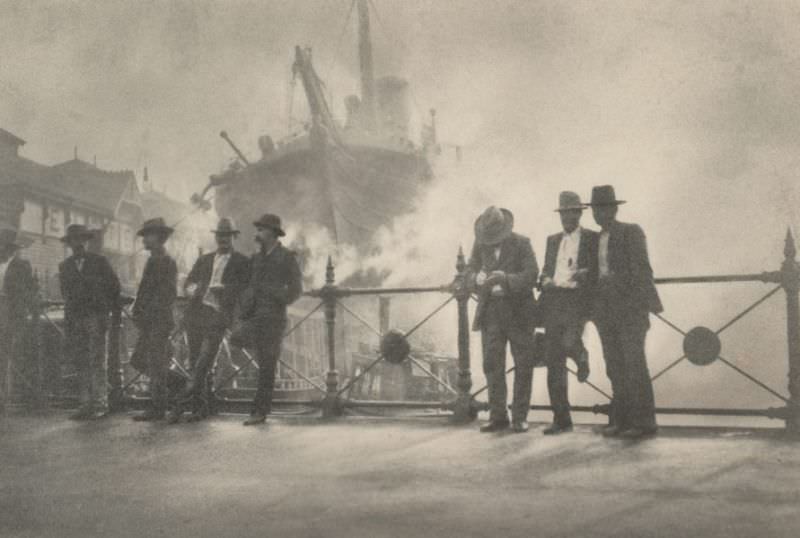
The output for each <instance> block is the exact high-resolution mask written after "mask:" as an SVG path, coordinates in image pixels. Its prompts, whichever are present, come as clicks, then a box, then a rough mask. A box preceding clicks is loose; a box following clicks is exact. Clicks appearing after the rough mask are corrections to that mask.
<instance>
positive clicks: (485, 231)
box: [475, 206, 514, 245]
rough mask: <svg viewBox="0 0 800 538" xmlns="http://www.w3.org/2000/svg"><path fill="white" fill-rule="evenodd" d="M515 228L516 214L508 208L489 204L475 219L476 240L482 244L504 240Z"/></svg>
mask: <svg viewBox="0 0 800 538" xmlns="http://www.w3.org/2000/svg"><path fill="white" fill-rule="evenodd" d="M513 228H514V215H513V213H511V211H509V210H508V209H505V208H502V207H495V206H489V207H488V208H486V211H484V212H483V213H482V214H481V216H480V217H478V218H477V220H475V240H476V241H477V242H478V243H479V244H481V245H496V244H498V243H501V242H503V240H504V239H506V238H507V237H508V236H509V235H511V230H512V229H513Z"/></svg>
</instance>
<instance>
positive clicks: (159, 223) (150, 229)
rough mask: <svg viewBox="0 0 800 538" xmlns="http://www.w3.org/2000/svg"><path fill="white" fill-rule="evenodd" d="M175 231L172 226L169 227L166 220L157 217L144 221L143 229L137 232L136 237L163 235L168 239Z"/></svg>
mask: <svg viewBox="0 0 800 538" xmlns="http://www.w3.org/2000/svg"><path fill="white" fill-rule="evenodd" d="M174 231H175V229H174V228H172V227H171V226H167V223H166V222H164V219H163V218H161V217H156V218H154V219H150V220H146V221H144V224H142V228H141V229H140V230H139V231H138V232H136V235H139V236H143V235H147V234H149V233H161V234H163V235H164V236H166V237H169V235H170V234H172V232H174Z"/></svg>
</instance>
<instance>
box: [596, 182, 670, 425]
mask: <svg viewBox="0 0 800 538" xmlns="http://www.w3.org/2000/svg"><path fill="white" fill-rule="evenodd" d="M624 203H625V201H624V200H617V198H616V194H615V193H614V188H613V187H612V186H611V185H603V186H599V187H594V189H592V200H591V203H590V205H591V207H592V214H593V216H594V220H595V221H596V222H597V224H598V225H599V226H600V228H601V229H602V231H601V232H600V238H599V240H598V255H597V264H598V265H597V267H598V285H597V291H596V293H595V301H594V316H593V319H594V322H595V325H596V326H597V331H598V333H599V334H600V340H601V342H602V345H603V356H604V358H605V362H606V373H607V374H608V378H609V380H610V381H611V390H612V397H613V398H612V401H611V409H610V413H609V425H608V426H607V427H606V428H604V429H603V430H602V433H603V435H606V436H621V437H624V438H628V439H639V438H643V437H648V436H652V435H655V433H656V432H657V429H658V428H657V425H656V417H655V403H654V398H653V384H652V382H651V381H650V373H649V371H648V368H647V358H646V356H645V351H644V346H645V339H646V337H647V331H648V330H649V328H650V319H649V315H650V312H653V313H659V312H661V311H662V310H663V307H662V306H661V300H660V299H659V297H658V291H656V287H655V283H654V282H653V269H652V268H651V266H650V259H649V256H648V254H647V241H646V239H645V235H644V232H643V231H642V229H641V228H640V227H639V226H638V225H636V224H628V223H624V222H619V221H618V220H617V218H616V216H617V210H618V208H619V206H620V205H621V204H624Z"/></svg>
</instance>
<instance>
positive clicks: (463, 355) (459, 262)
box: [453, 247, 476, 422]
mask: <svg viewBox="0 0 800 538" xmlns="http://www.w3.org/2000/svg"><path fill="white" fill-rule="evenodd" d="M456 271H457V274H456V280H455V288H454V291H453V293H454V294H455V296H456V302H457V304H458V384H457V387H456V388H457V389H458V397H457V398H456V402H455V407H454V409H453V419H454V420H455V421H456V422H470V421H472V420H475V417H476V410H475V407H474V406H473V402H472V396H471V394H470V389H471V388H472V372H471V371H470V355H469V330H470V327H469V298H470V292H469V288H468V286H467V282H466V276H467V264H466V261H465V260H464V251H463V249H462V248H461V247H459V249H458V256H457V258H456Z"/></svg>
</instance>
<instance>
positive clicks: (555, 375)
mask: <svg viewBox="0 0 800 538" xmlns="http://www.w3.org/2000/svg"><path fill="white" fill-rule="evenodd" d="M542 308H543V310H544V315H545V334H546V337H545V342H546V351H545V353H546V360H547V392H548V393H549V395H550V405H551V407H552V408H553V422H554V423H555V424H558V425H559V426H570V425H572V416H571V413H570V403H569V393H568V389H569V384H568V377H567V358H568V357H572V359H573V360H575V361H576V362H577V361H578V360H579V359H580V357H581V355H582V354H583V352H584V350H585V348H584V346H583V328H584V325H585V320H586V317H587V316H586V308H585V306H584V304H583V302H582V297H581V293H580V291H578V290H573V289H558V288H555V289H548V290H547V291H545V293H544V294H543V296H542Z"/></svg>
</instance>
